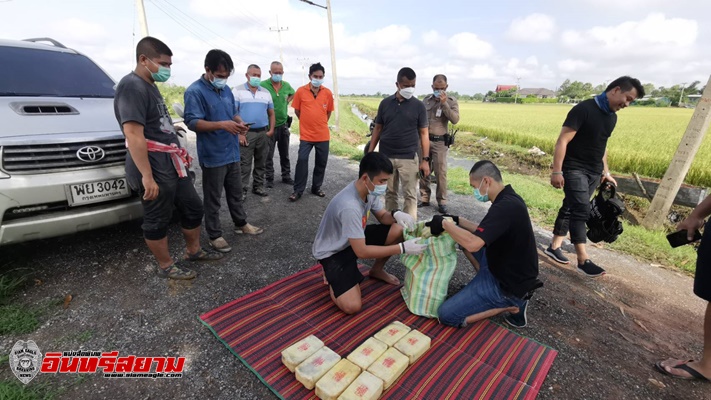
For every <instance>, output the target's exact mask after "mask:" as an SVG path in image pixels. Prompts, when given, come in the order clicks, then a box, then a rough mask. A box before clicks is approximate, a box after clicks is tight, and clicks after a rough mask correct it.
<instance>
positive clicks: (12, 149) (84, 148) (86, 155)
mask: <svg viewBox="0 0 711 400" xmlns="http://www.w3.org/2000/svg"><path fill="white" fill-rule="evenodd" d="M97 149H100V150H97ZM80 150H81V151H80ZM102 152H103V157H102ZM80 156H81V157H82V158H83V160H82V158H79V157H80ZM125 160H126V145H125V141H124V139H112V140H100V141H93V142H76V143H57V144H38V145H21V146H3V147H2V168H3V170H5V171H6V172H8V173H37V172H47V171H58V170H77V169H86V168H96V167H98V166H109V165H119V164H123V163H124V161H125Z"/></svg>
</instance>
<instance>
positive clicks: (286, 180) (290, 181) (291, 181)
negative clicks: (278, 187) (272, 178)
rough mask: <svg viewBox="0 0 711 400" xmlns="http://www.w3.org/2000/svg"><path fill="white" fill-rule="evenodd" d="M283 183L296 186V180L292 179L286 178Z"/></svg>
mask: <svg viewBox="0 0 711 400" xmlns="http://www.w3.org/2000/svg"><path fill="white" fill-rule="evenodd" d="M281 183H286V184H287V185H293V184H294V180H293V179H291V178H284V179H282V180H281Z"/></svg>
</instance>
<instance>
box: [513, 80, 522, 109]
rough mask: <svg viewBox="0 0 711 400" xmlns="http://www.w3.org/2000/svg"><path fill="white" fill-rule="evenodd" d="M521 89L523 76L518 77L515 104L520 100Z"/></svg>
mask: <svg viewBox="0 0 711 400" xmlns="http://www.w3.org/2000/svg"><path fill="white" fill-rule="evenodd" d="M519 90H521V77H520V76H517V77H516V97H515V98H514V104H516V103H517V102H518V91H519Z"/></svg>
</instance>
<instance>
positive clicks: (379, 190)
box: [368, 177, 388, 197]
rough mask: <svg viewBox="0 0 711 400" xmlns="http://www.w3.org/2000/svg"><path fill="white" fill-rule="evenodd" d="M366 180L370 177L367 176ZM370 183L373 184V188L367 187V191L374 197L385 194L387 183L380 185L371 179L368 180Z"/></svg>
mask: <svg viewBox="0 0 711 400" xmlns="http://www.w3.org/2000/svg"><path fill="white" fill-rule="evenodd" d="M368 180H370V177H368ZM370 183H372V184H373V190H370V189H368V193H370V194H371V195H373V196H375V197H378V196H383V195H385V192H386V191H387V190H388V184H387V183H383V184H382V185H376V184H375V182H373V181H372V180H370Z"/></svg>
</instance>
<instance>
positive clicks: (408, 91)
mask: <svg viewBox="0 0 711 400" xmlns="http://www.w3.org/2000/svg"><path fill="white" fill-rule="evenodd" d="M413 94H415V88H414V87H409V88H404V89H400V96H402V97H404V98H406V99H409V98H410V97H412V95H413Z"/></svg>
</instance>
